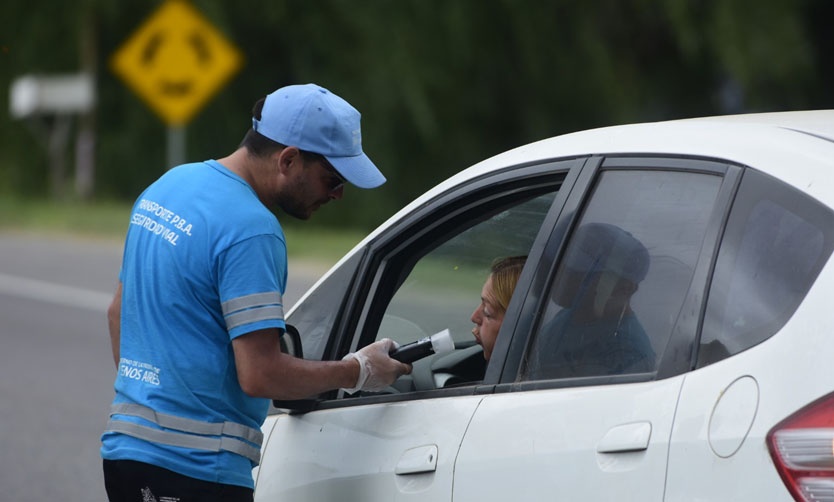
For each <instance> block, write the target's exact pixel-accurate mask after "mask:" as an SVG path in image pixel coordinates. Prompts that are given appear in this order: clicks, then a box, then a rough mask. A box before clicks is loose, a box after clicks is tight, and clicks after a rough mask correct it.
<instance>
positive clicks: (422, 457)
mask: <svg viewBox="0 0 834 502" xmlns="http://www.w3.org/2000/svg"><path fill="white" fill-rule="evenodd" d="M435 470H437V445H434V444H430V445H426V446H418V447H416V448H411V449H409V450H406V451H405V453H403V454H402V456H401V457H400V460H399V462H397V467H396V468H395V469H394V474H419V473H421V472H434V471H435Z"/></svg>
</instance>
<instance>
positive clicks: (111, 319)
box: [107, 281, 122, 368]
mask: <svg viewBox="0 0 834 502" xmlns="http://www.w3.org/2000/svg"><path fill="white" fill-rule="evenodd" d="M121 318H122V283H121V281H120V282H119V286H118V287H117V288H116V294H115V295H113V301H111V302H110V306H109V307H108V308H107V328H108V329H109V331H110V348H111V349H112V351H113V362H114V363H115V364H116V367H117V368H118V367H119V343H120V340H121V333H122V329H121Z"/></svg>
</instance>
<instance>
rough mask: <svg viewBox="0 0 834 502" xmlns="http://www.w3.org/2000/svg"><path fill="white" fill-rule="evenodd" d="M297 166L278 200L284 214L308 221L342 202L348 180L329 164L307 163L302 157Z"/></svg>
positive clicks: (296, 161)
mask: <svg viewBox="0 0 834 502" xmlns="http://www.w3.org/2000/svg"><path fill="white" fill-rule="evenodd" d="M293 162H294V163H296V164H295V165H294V166H293V168H292V169H291V170H290V171H289V172H288V174H287V177H286V182H285V184H284V185H283V186H282V187H281V190H280V192H279V193H278V194H277V195H276V197H275V202H276V204H277V206H278V207H279V208H281V210H282V211H284V212H285V213H287V214H288V215H290V216H293V217H295V218H298V219H301V220H307V219H309V218H310V217H311V216H312V215H313V213H314V212H315V211H316V210H317V209H318V208H320V207H321V206H323V205H324V204H327V203H328V202H330V200H331V199H341V198H342V195H343V194H344V180H343V179H342V178H341V177H340V176H339V174H338V173H337V172H336V170H335V169H333V168H332V167H331V166H330V165H328V164H327V163H326V161H322V160H312V161H305V160H304V158H303V157H302V156H301V155H298V156H297V157H296V158H295V159H293Z"/></svg>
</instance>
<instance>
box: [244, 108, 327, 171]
mask: <svg viewBox="0 0 834 502" xmlns="http://www.w3.org/2000/svg"><path fill="white" fill-rule="evenodd" d="M265 101H266V97H263V98H261V99H259V100H258V101H256V102H255V105H254V106H253V107H252V117H254V118H255V119H257V120H261V112H262V111H263V108H264V102H265ZM240 147H244V148H246V149H247V150H248V151H249V154H250V155H253V156H255V157H260V158H265V157H269V156H270V155H272V154H273V153H275V152H279V151H281V150H283V149H284V148H286V145H282V144H281V143H278V142H277V141H273V140H271V139H269V138H267V137H266V136H264V135H263V134H261V133H259V132H257V131H255V130H254V129H252V128H251V127H250V128H249V130H248V131H246V135H245V136H244V137H243V141H241V142H240V145H239V148H240ZM299 151H300V152H301V155H302V157H303V158H304V162H305V163H307V162H313V161H319V162H322V163H323V164H324V165H329V163H328V162H327V159H325V158H324V156H323V155H319V154H317V153H313V152H306V151H304V150H299Z"/></svg>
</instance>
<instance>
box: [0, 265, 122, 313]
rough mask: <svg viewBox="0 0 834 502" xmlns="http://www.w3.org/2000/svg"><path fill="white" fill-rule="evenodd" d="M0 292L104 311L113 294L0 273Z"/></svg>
mask: <svg viewBox="0 0 834 502" xmlns="http://www.w3.org/2000/svg"><path fill="white" fill-rule="evenodd" d="M0 294H6V295H10V296H16V297H18V298H28V299H30V300H37V301H43V302H49V303H55V304H58V305H64V306H67V307H77V308H82V309H88V310H94V311H96V312H106V311H107V307H108V306H109V305H110V301H111V300H112V299H113V295H112V293H111V294H108V293H102V292H101V291H93V290H91V289H83V288H76V287H72V286H64V285H63V284H56V283H54V282H46V281H39V280H37V279H28V278H26V277H17V276H14V275H7V274H3V273H0Z"/></svg>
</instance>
